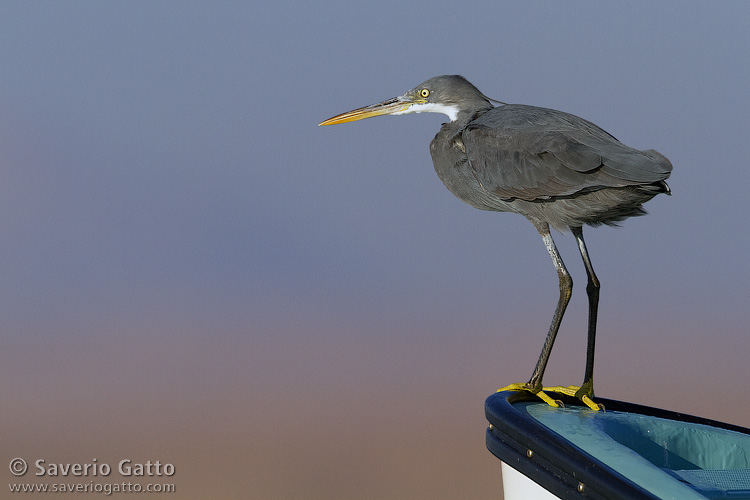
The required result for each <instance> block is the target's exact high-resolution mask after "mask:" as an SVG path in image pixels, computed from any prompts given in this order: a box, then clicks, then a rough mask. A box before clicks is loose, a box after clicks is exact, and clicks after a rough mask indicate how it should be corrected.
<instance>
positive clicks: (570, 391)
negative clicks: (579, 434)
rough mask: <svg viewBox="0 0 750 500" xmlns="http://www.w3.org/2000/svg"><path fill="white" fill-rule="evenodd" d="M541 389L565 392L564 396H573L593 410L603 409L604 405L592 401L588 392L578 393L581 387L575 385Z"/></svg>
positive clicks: (558, 392) (559, 392)
mask: <svg viewBox="0 0 750 500" xmlns="http://www.w3.org/2000/svg"><path fill="white" fill-rule="evenodd" d="M542 390H545V391H549V392H556V393H557V394H565V395H566V396H573V397H575V398H578V399H580V400H581V401H582V402H583V404H585V405H586V406H588V407H589V408H591V409H592V410H594V411H599V410H604V405H601V404H597V403H594V401H593V400H592V399H591V396H589V395H588V394H579V392H580V391H581V388H580V387H578V386H575V385H569V386H567V387H563V386H560V385H558V386H555V387H543V388H542Z"/></svg>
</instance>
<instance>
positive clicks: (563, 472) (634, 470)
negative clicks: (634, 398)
mask: <svg viewBox="0 0 750 500" xmlns="http://www.w3.org/2000/svg"><path fill="white" fill-rule="evenodd" d="M518 396H519V393H517V392H504V393H497V394H493V395H492V396H490V397H489V398H488V399H487V401H486V403H485V414H486V416H487V419H488V421H489V423H490V426H489V428H488V430H487V447H488V449H489V450H490V452H492V453H493V454H494V455H495V456H496V457H497V458H499V459H500V460H501V461H503V462H504V463H505V464H507V465H509V466H510V467H513V468H514V469H516V470H517V471H519V472H520V473H522V474H524V475H525V476H527V477H529V478H531V479H532V480H533V481H534V482H536V483H537V484H539V485H540V486H542V487H544V488H545V489H547V490H548V491H549V492H550V493H552V494H553V495H555V496H557V497H558V498H581V496H582V492H584V491H585V495H584V496H585V497H587V498H607V499H630V498H653V499H675V500H683V499H711V500H718V499H727V500H729V499H732V500H740V499H742V500H750V430H749V429H746V428H743V427H738V426H734V425H730V424H725V423H722V422H717V421H713V420H708V419H703V418H700V417H694V416H691V415H685V414H682V413H677V412H670V411H667V410H661V409H657V408H650V407H646V406H641V405H635V404H631V403H625V402H621V401H615V400H608V399H602V398H597V402H601V403H603V404H604V407H605V411H599V412H597V411H593V410H590V409H588V408H586V407H585V406H580V405H578V404H576V402H575V401H574V400H565V406H564V407H561V408H553V407H550V406H548V405H547V404H545V403H543V402H541V401H538V400H537V401H534V400H530V399H528V398H524V397H520V398H519V397H518Z"/></svg>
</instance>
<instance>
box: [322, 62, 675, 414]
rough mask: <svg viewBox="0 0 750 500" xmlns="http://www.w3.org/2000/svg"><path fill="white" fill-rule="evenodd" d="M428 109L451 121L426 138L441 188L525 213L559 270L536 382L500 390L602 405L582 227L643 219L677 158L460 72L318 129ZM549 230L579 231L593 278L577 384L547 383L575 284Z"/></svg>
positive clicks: (481, 204) (482, 204)
mask: <svg viewBox="0 0 750 500" xmlns="http://www.w3.org/2000/svg"><path fill="white" fill-rule="evenodd" d="M493 102H496V103H498V104H502V105H501V106H494V105H493ZM423 112H429V113H443V114H445V115H447V116H448V118H449V121H448V122H447V123H444V124H443V125H442V127H441V129H440V131H439V132H438V133H437V135H436V136H435V138H434V139H433V140H432V142H431V143H430V153H431V154H432V161H433V164H434V166H435V171H436V172H437V175H438V177H440V180H442V181H443V184H445V186H446V187H447V188H448V189H449V190H450V191H451V192H452V193H453V194H454V195H455V196H456V197H458V198H459V199H460V200H462V201H464V202H466V203H468V204H469V205H471V206H473V207H475V208H478V209H481V210H492V211H498V212H515V213H517V214H521V215H523V216H524V217H526V218H527V219H528V220H529V221H530V222H531V223H532V224H533V225H534V227H535V228H536V229H537V231H538V232H539V234H540V235H541V237H542V240H543V242H544V245H545V246H546V248H547V251H548V252H549V255H550V257H551V258H552V262H553V263H554V265H555V269H556V270H557V275H558V279H559V285H560V296H559V299H558V302H557V306H556V308H555V312H554V315H553V317H552V323H551V324H550V328H549V331H548V333H547V337H546V339H545V342H544V347H543V348H542V352H541V354H540V356H539V360H538V361H537V364H536V366H535V368H534V371H533V373H532V375H531V378H530V379H529V381H528V382H526V383H516V384H511V385H509V386H506V387H504V388H502V389H500V391H503V390H514V391H528V392H530V393H532V394H536V395H537V396H538V397H540V398H541V399H542V400H544V401H545V402H547V403H548V404H550V405H552V406H557V402H556V400H555V399H553V398H552V397H550V396H549V395H548V394H546V393H545V391H548V392H557V393H562V394H567V395H569V396H575V397H576V398H578V399H579V400H581V401H582V402H583V403H585V404H586V405H587V406H589V407H590V408H592V409H595V410H596V409H598V408H599V406H598V405H597V404H596V403H594V401H593V397H594V385H593V375H594V345H595V340H596V320H597V310H598V304H599V288H600V285H599V280H598V279H597V277H596V274H595V273H594V268H593V267H592V265H591V259H590V258H589V253H588V250H587V249H586V243H585V242H584V239H583V229H582V228H583V226H584V225H589V226H599V225H601V224H607V225H617V223H618V222H620V221H622V220H624V219H627V218H628V217H633V216H638V215H644V214H645V213H646V212H645V210H644V209H643V206H642V205H643V203H645V202H647V201H648V200H650V199H651V198H653V197H654V196H656V195H657V194H660V193H665V194H671V192H670V189H669V186H667V183H666V182H665V180H666V179H667V178H668V177H669V175H670V173H671V171H672V164H671V163H670V162H669V160H668V159H667V158H666V157H664V156H663V155H662V154H660V153H658V152H657V151H654V150H653V149H650V150H646V151H640V150H637V149H633V148H631V147H628V146H626V145H624V144H623V143H621V142H620V141H618V140H617V139H615V138H614V137H613V136H612V135H610V134H609V133H607V132H605V131H604V130H602V129H601V128H599V127H598V126H596V125H594V124H593V123H591V122H589V121H587V120H584V119H583V118H579V117H577V116H574V115H572V114H569V113H564V112H562V111H556V110H553V109H546V108H541V107H535V106H527V105H521V104H504V103H501V102H500V101H495V100H493V99H490V98H488V97H486V96H485V95H484V94H482V93H481V92H480V91H479V90H478V89H477V88H476V87H475V86H474V85H472V84H471V83H469V82H468V81H467V80H466V79H465V78H464V77H462V76H459V75H446V76H438V77H434V78H430V79H429V80H427V81H425V82H423V83H421V84H419V85H417V86H416V87H414V88H413V89H411V90H409V91H408V92H406V93H405V94H403V95H401V96H398V97H395V98H392V99H388V100H386V101H383V102H380V103H377V104H373V105H370V106H365V107H362V108H358V109H355V110H352V111H348V112H346V113H342V114H340V115H337V116H334V117H332V118H329V119H328V120H325V121H323V122H322V123H320V125H333V124H337V123H346V122H350V121H355V120H361V119H363V118H369V117H373V116H379V115H404V114H410V113H423ZM550 227H552V228H554V229H557V230H559V231H560V232H565V231H567V230H569V231H570V232H571V233H572V234H573V236H574V237H575V239H576V241H577V243H578V249H579V251H580V254H581V257H582V258H583V263H584V266H585V268H586V274H587V276H588V282H587V285H586V293H587V295H588V303H589V315H588V340H587V349H586V368H585V372H584V378H583V383H582V385H581V386H567V387H560V386H557V387H550V388H547V387H543V384H542V377H543V376H544V371H545V368H546V366H547V362H548V360H549V356H550V353H551V351H552V346H553V344H554V342H555V337H556V336H557V332H558V329H559V328H560V323H561V321H562V318H563V315H564V313H565V309H566V307H567V305H568V302H569V300H570V297H571V294H572V287H573V280H572V279H571V276H570V274H569V273H568V271H567V269H566V268H565V264H564V263H563V260H562V257H561V256H560V253H559V252H558V250H557V247H556V246H555V242H554V241H553V239H552V236H551V234H550Z"/></svg>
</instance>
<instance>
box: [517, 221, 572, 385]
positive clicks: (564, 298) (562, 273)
mask: <svg viewBox="0 0 750 500" xmlns="http://www.w3.org/2000/svg"><path fill="white" fill-rule="evenodd" d="M535 226H536V228H537V231H539V234H540V235H542V240H543V241H544V246H546V247H547V251H548V252H549V255H550V257H552V262H553V263H554V264H555V269H556V270H557V276H558V278H559V280H560V298H559V299H558V301H557V308H556V309H555V315H554V316H553V317H552V324H551V325H550V327H549V333H547V339H546V340H545V341H544V348H543V349H542V353H541V354H540V355H539V361H537V363H536V368H534V373H533V374H532V375H531V379H529V382H528V386H529V388H530V389H532V391H534V392H535V391H538V390H539V389H541V388H542V377H543V376H544V370H545V368H547V361H549V355H550V353H551V352H552V345H553V344H554V343H555V337H556V336H557V331H558V330H559V329H560V323H561V322H562V318H563V314H565V309H566V308H567V307H568V302H570V296H571V295H572V294H573V279H572V278H571V277H570V274H569V273H568V270H567V269H565V264H563V261H562V258H561V257H560V253H559V252H558V251H557V247H556V246H555V242H554V241H553V240H552V235H551V234H550V232H549V225H548V224H546V223H545V224H538V225H537V224H535Z"/></svg>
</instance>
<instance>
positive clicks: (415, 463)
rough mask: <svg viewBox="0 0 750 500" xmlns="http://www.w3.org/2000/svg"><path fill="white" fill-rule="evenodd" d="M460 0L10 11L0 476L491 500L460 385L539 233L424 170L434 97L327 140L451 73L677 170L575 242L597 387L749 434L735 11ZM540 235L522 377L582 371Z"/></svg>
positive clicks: (480, 364) (578, 338)
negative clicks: (102, 467)
mask: <svg viewBox="0 0 750 500" xmlns="http://www.w3.org/2000/svg"><path fill="white" fill-rule="evenodd" d="M461 5H462V4H461V3H457V2H443V1H436V0H432V1H423V2H413V3H410V2H403V1H398V2H372V3H366V4H361V3H360V2H345V1H327V2H321V3H320V4H318V3H315V2H298V3H296V2H284V1H277V2H188V1H179V2H178V1H173V2H150V1H149V2H120V3H115V2H98V1H91V2H72V1H71V2H27V1H5V2H3V3H2V5H1V6H0V47H1V50H0V335H2V349H1V350H0V380H2V383H1V384H0V398H1V401H2V433H1V436H2V437H1V439H0V449H2V450H3V455H4V457H3V460H4V462H2V463H0V466H2V467H3V470H4V471H5V472H4V473H3V477H4V478H6V479H7V480H8V482H14V481H15V480H16V479H15V478H14V477H13V476H11V475H10V473H9V471H8V467H7V465H6V464H7V463H8V462H9V461H10V459H12V458H14V457H21V458H25V459H26V460H27V461H28V462H29V463H30V464H33V461H34V460H36V459H44V460H46V461H47V462H48V463H49V462H59V463H90V462H91V461H92V459H94V458H96V459H97V460H98V461H99V463H102V462H106V463H109V464H110V465H112V466H113V468H114V467H115V466H116V464H117V463H118V461H119V460H121V459H125V458H130V459H131V460H133V461H134V462H136V461H140V462H145V461H147V460H151V461H152V462H153V461H156V460H160V461H161V462H162V463H172V464H174V465H175V468H176V473H175V475H174V476H173V477H172V478H169V481H166V482H172V483H174V484H176V485H177V493H176V494H172V495H168V497H169V498H180V499H183V498H184V499H205V498H222V499H240V498H242V499H245V498H253V499H255V498H258V499H272V500H274V499H313V500H314V499H355V498H356V499H384V498H388V499H420V498H431V499H449V498H451V499H452V498H472V499H490V498H499V492H498V490H499V488H500V472H499V465H498V462H497V461H496V460H495V459H494V458H493V457H492V456H491V455H490V453H489V452H488V451H487V450H486V449H485V446H484V432H485V426H486V422H485V419H484V413H483V402H484V399H485V397H487V396H488V395H489V394H491V393H492V392H493V391H494V390H495V389H497V388H498V387H500V386H502V385H505V384H507V383H510V382H520V381H525V380H526V379H527V378H528V377H529V375H530V374H531V371H532V368H533V365H534V363H535V362H536V358H537V355H538V353H539V350H540V349H541V345H542V342H543V339H544V335H545V333H546V330H547V327H548V324H549V320H550V318H551V315H552V311H553V309H554V305H555V302H556V300H557V276H556V274H555V272H554V268H553V266H552V263H551V262H550V259H549V257H548V255H547V253H546V251H545V248H544V246H543V244H542V242H541V240H540V238H539V236H538V234H537V233H536V231H535V230H534V228H533V227H532V226H531V225H530V224H529V223H528V222H527V221H526V220H524V219H523V218H522V217H519V216H517V215H512V214H497V213H486V212H480V211H478V210H474V209H472V208H470V207H469V206H468V205H464V204H463V203H461V202H460V201H458V200H457V199H455V198H454V197H453V196H452V195H451V194H450V193H449V192H448V191H447V190H446V189H445V188H444V187H443V186H442V184H441V183H440V181H439V179H438V178H437V177H436V175H435V173H434V171H433V167H432V163H431V159H430V155H429V151H428V144H429V141H430V140H431V138H432V137H433V135H434V134H435V133H436V132H437V130H438V129H439V126H440V123H441V122H442V121H443V120H444V117H443V116H442V115H412V116H407V117H386V118H379V119H373V120H366V121H364V122H358V123H354V124H349V125H346V126H336V127H325V128H320V127H318V126H317V124H318V123H319V122H320V121H321V120H323V119H325V118H328V117H329V116H332V115H334V114H337V113H340V112H343V111H346V110H349V109H352V108H354V107H358V106H362V105H366V104H371V103H373V102H377V101H380V100H382V99H385V98H388V97H392V96H395V95H398V94H401V93H402V92H404V91H405V90H407V89H409V88H411V87H413V86H415V85H416V84H418V83H419V82H421V81H423V80H425V79H427V78H429V77H432V76H435V75H440V74H452V73H460V74H463V75H464V76H466V77H467V78H468V79H469V80H470V81H471V82H473V83H474V84H476V85H477V86H478V87H479V89H481V90H482V91H483V92H484V93H486V94H487V95H489V96H491V97H494V98H496V99H500V100H503V101H506V102H511V103H525V104H535V105H540V106H546V107H552V108H556V109H561V110H565V111H568V112H572V113H575V114H578V115H580V116H583V117H585V118H587V119H589V120H591V121H593V122H595V123H597V124H599V125H600V126H602V127H603V128H605V129H606V130H607V131H609V132H611V133H612V134H614V135H615V136H616V137H618V138H619V139H620V140H622V141H623V142H625V143H627V144H629V145H632V146H634V147H638V148H642V149H647V148H655V149H657V150H659V151H660V152H662V153H663V154H665V155H666V156H667V157H669V158H670V160H671V161H672V163H673V164H674V172H673V176H672V178H671V179H670V180H669V184H670V186H671V187H672V190H673V192H674V196H672V197H667V196H659V197H657V198H656V199H654V200H652V201H651V202H650V203H649V204H648V206H647V208H648V210H649V212H650V215H649V216H647V217H644V218H640V219H632V220H629V221H627V222H626V223H625V224H624V227H623V228H621V229H612V228H602V229H594V230H589V231H588V232H587V233H586V234H587V242H588V246H589V250H590V252H591V254H592V259H593V261H594V265H595V268H596V270H597V273H598V275H599V278H600V279H601V282H602V295H601V308H600V330H599V331H600V333H599V338H598V340H599V342H598V346H597V347H598V355H597V367H596V390H597V394H598V395H600V396H603V397H609V398H614V399H622V400H627V401H632V402H637V403H641V404H646V405H654V406H660V407H665V408H668V409H673V410H680V411H684V412H688V413H692V414H696V415H700V416H704V417H709V418H715V419H720V420H724V421H728V422H732V423H735V424H740V425H744V426H750V402H749V401H750V400H749V399H748V391H747V380H748V377H750V363H749V362H748V324H750V307H748V297H749V296H750V284H749V281H748V279H749V278H750V276H749V274H750V273H748V269H749V266H748V248H750V247H749V243H750V238H749V237H748V232H747V230H748V217H747V213H748V210H750V203H749V202H748V196H747V191H748V185H750V164H748V159H747V156H748V155H747V150H748V142H749V139H750V134H749V133H748V126H749V125H750V123H749V121H750V120H748V116H750V99H748V82H750V61H749V59H750V56H749V55H748V54H750V29H748V19H750V3H747V2H721V3H719V4H713V3H705V2H703V3H691V2H682V1H680V2H669V3H659V4H655V3H638V4H631V5H622V4H614V3H611V4H606V5H605V4H601V3H599V2H578V3H565V4H559V3H557V2H554V3H553V2H550V3H534V4H533V5H528V4H527V3H521V4H519V3H516V2H507V3H505V2H496V1H487V2H479V3H467V5H464V6H461ZM555 237H556V238H557V242H558V246H559V247H560V250H561V252H562V253H563V257H564V258H565V259H566V263H567V265H568V268H569V269H570V271H571V273H572V274H573V277H574V280H575V283H576V288H575V290H574V297H573V300H572V302H571V305H570V307H569V309H568V316H567V317H566V321H565V322H564V323H563V327H562V329H561V331H560V335H559V338H558V344H557V345H556V348H555V351H554V352H553V355H552V359H551V364H550V367H549V371H548V374H547V377H546V378H545V380H546V381H547V382H548V383H555V384H558V383H562V384H571V383H580V381H581V378H582V375H583V367H584V350H585V323H586V296H585V272H584V269H583V266H582V264H581V263H580V258H579V256H578V254H577V250H576V248H575V244H574V241H573V238H572V237H571V236H570V235H557V234H556V235H555ZM34 472H35V469H34V468H33V465H32V470H31V472H30V473H27V475H26V476H24V478H23V479H24V480H27V481H30V482H34V481H35V480H38V479H39V478H35V477H34V476H33V473H34ZM110 478H111V479H113V480H115V481H116V480H117V479H121V478H119V476H118V475H116V474H113V475H112V476H110ZM42 479H43V480H45V481H46V482H65V483H71V482H75V480H74V478H63V479H64V480H60V481H52V480H51V479H50V478H42ZM91 479H92V478H83V481H82V482H84V483H87V482H89V481H90V480H91ZM146 479H147V478H146ZM143 482H144V483H145V482H149V481H147V480H144V481H143ZM3 488H5V486H3ZM5 491H8V490H5ZM4 495H5V494H2V495H0V496H3V497H4ZM80 495H81V494H76V495H69V496H67V497H70V498H80ZM20 496H22V495H20V494H16V495H15V496H13V495H12V496H11V498H15V497H20ZM61 497H63V498H65V497H66V496H65V495H62V496H61Z"/></svg>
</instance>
